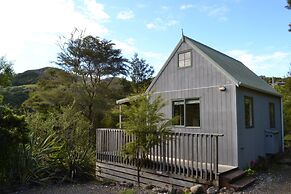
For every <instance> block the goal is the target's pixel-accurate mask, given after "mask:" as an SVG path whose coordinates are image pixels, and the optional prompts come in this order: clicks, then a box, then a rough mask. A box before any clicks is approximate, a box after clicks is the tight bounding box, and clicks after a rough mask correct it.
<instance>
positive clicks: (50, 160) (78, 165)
mask: <svg viewBox="0 0 291 194" xmlns="http://www.w3.org/2000/svg"><path fill="white" fill-rule="evenodd" d="M60 110H61V111H60V112H59V111H55V112H51V113H49V114H42V113H33V114H32V115H30V116H29V117H28V119H27V121H28V124H29V127H30V128H31V129H32V131H33V141H34V142H32V144H31V146H32V147H31V150H32V158H33V160H34V161H35V165H34V168H35V169H34V170H33V177H34V180H37V179H39V180H40V181H39V182H41V181H43V182H46V181H54V182H56V181H57V182H62V181H75V180H84V179H85V180H87V179H90V178H92V177H93V176H94V156H95V152H94V149H93V148H92V147H90V145H89V135H88V128H90V124H89V122H88V121H87V120H86V118H84V117H83V116H82V115H81V113H79V112H76V111H75V110H74V109H73V106H68V107H63V108H61V109H60Z"/></svg>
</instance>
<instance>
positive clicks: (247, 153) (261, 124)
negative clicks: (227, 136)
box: [237, 87, 282, 167]
mask: <svg viewBox="0 0 291 194" xmlns="http://www.w3.org/2000/svg"><path fill="white" fill-rule="evenodd" d="M245 96H250V97H252V98H253V106H254V108H253V110H254V127H253V128H245V115H244V97H245ZM270 102H272V103H274V105H275V129H277V130H279V129H282V123H281V119H282V118H281V99H280V98H279V97H276V96H271V95H266V94H263V93H260V92H257V91H254V90H250V89H247V88H243V87H239V88H237V125H238V157H239V166H241V167H246V166H249V165H250V161H252V160H256V159H257V157H258V156H265V153H266V147H265V142H264V137H265V130H266V129H270V119H269V103H270ZM277 136H278V138H279V139H280V142H282V131H281V130H279V134H277ZM279 146H280V147H279V149H280V150H282V144H281V143H280V145H279Z"/></svg>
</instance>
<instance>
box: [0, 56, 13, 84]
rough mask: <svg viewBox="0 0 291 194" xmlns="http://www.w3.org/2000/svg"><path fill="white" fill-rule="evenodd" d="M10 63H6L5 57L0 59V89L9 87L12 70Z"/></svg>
mask: <svg viewBox="0 0 291 194" xmlns="http://www.w3.org/2000/svg"><path fill="white" fill-rule="evenodd" d="M12 65H13V64H12V63H11V62H9V61H7V60H6V59H5V57H0V87H1V86H2V87H7V86H10V85H11V82H12V79H13V76H14V70H13V68H12Z"/></svg>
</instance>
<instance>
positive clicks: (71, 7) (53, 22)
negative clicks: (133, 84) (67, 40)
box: [0, 0, 110, 72]
mask: <svg viewBox="0 0 291 194" xmlns="http://www.w3.org/2000/svg"><path fill="white" fill-rule="evenodd" d="M109 19H110V16H109V14H107V13H106V12H105V8H104V6H103V5H102V4H99V3H96V2H95V0H85V1H83V4H76V1H74V0H50V1H39V0H26V1H18V0H9V1H0V23H1V25H2V26H5V28H1V31H0V42H1V44H0V56H1V55H6V56H7V59H8V60H12V61H15V66H14V67H15V69H16V71H17V72H21V71H23V70H26V69H31V68H38V67H40V66H48V65H51V64H50V63H49V62H48V61H52V60H55V58H56V53H57V51H58V47H57V45H56V42H57V40H58V37H59V36H60V35H66V34H69V33H70V32H71V31H72V30H73V29H74V27H77V28H80V29H86V32H87V33H90V34H93V35H96V36H104V35H106V34H108V29H107V28H106V27H105V26H104V24H105V23H106V22H107V21H108V20H109ZM32 48H38V49H37V55H36V54H35V53H34V52H35V49H32ZM40 56H41V57H40Z"/></svg>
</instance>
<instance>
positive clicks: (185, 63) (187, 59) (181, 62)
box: [178, 51, 191, 67]
mask: <svg viewBox="0 0 291 194" xmlns="http://www.w3.org/2000/svg"><path fill="white" fill-rule="evenodd" d="M189 66H191V52H190V51H188V52H185V53H180V54H179V55H178V67H189Z"/></svg>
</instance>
